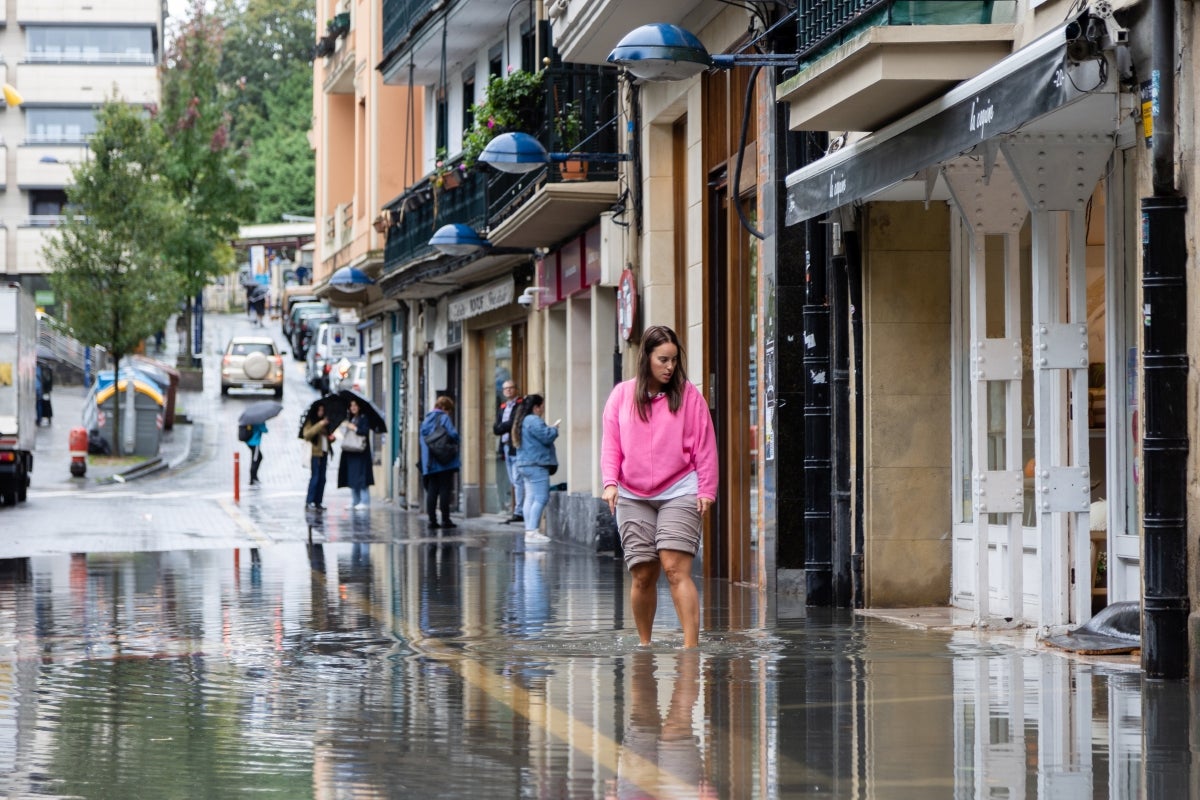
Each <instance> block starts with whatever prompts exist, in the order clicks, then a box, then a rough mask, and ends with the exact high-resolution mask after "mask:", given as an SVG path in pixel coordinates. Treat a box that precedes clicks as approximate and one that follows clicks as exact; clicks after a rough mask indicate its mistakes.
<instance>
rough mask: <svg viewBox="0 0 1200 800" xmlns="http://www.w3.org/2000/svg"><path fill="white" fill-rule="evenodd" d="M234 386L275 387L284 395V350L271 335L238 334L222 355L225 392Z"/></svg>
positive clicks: (222, 375) (278, 392) (222, 379)
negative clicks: (276, 345) (279, 347)
mask: <svg viewBox="0 0 1200 800" xmlns="http://www.w3.org/2000/svg"><path fill="white" fill-rule="evenodd" d="M230 389H271V390H273V391H274V392H275V396H276V397H283V354H282V353H281V352H280V351H279V349H278V348H276V347H275V340H274V339H272V338H271V337H269V336H234V337H233V338H232V339H230V340H229V343H228V344H227V345H225V356H224V357H223V358H222V359H221V395H222V396H224V395H227V394H229V390H230Z"/></svg>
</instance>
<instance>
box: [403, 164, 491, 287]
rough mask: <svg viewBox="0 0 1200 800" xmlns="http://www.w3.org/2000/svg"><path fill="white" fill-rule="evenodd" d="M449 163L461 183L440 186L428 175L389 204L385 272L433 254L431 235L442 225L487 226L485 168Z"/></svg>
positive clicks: (477, 227) (486, 177)
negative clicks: (466, 168) (462, 169)
mask: <svg viewBox="0 0 1200 800" xmlns="http://www.w3.org/2000/svg"><path fill="white" fill-rule="evenodd" d="M447 166H448V167H449V168H450V169H451V170H452V171H455V172H456V173H457V174H458V175H459V176H460V178H461V181H462V183H461V184H460V185H459V186H457V187H455V188H453V189H450V188H446V186H445V185H443V186H442V187H441V188H438V187H436V185H435V182H434V177H433V176H426V177H425V178H424V179H423V180H422V181H421V182H420V183H417V184H415V185H413V186H412V187H410V188H409V189H408V191H406V192H405V193H404V194H403V195H401V196H400V197H399V198H397V199H396V200H395V201H393V202H392V203H391V204H389V205H388V207H387V208H388V211H389V212H390V213H391V215H392V220H393V223H392V226H391V227H390V228H389V229H388V234H387V244H386V245H385V246H384V253H383V269H384V272H385V273H387V272H391V271H393V270H397V269H403V267H404V266H405V265H406V264H408V263H410V262H412V261H415V260H417V259H421V258H426V257H428V256H431V255H433V253H434V250H433V248H432V247H430V246H429V239H430V238H431V237H432V236H433V234H434V233H435V232H436V231H437V229H438V228H440V227H442V226H443V225H447V224H449V223H451V222H462V223H466V224H467V225H470V226H472V227H473V228H475V229H476V230H480V229H483V228H485V227H486V226H487V190H488V187H487V179H488V176H487V175H485V174H484V173H483V171H482V170H475V171H472V172H466V173H463V172H460V171H458V162H451V163H450V164H448V165H447Z"/></svg>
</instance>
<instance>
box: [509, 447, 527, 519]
mask: <svg viewBox="0 0 1200 800" xmlns="http://www.w3.org/2000/svg"><path fill="white" fill-rule="evenodd" d="M515 459H516V456H505V458H504V466H505V468H506V469H507V470H508V480H509V481H510V482H511V483H512V485H513V490H514V491H515V492H516V501H515V502H514V503H513V513H514V514H522V515H524V513H525V480H524V479H523V478H522V477H521V472H520V469H519V468H518V467H517V464H516V461H515Z"/></svg>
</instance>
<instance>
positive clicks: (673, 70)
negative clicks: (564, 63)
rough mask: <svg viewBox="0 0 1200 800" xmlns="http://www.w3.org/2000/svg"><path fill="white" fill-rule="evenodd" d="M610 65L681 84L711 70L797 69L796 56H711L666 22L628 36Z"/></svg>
mask: <svg viewBox="0 0 1200 800" xmlns="http://www.w3.org/2000/svg"><path fill="white" fill-rule="evenodd" d="M608 61H609V63H611V64H616V65H618V66H621V67H624V68H625V69H626V70H628V71H629V73H630V74H631V75H633V76H634V77H635V78H640V79H641V80H644V81H681V80H686V79H687V78H691V77H692V76H694V75H699V74H700V73H701V72H704V71H705V70H708V69H732V68H733V67H794V66H796V56H795V55H794V54H787V53H722V54H718V55H715V56H714V55H710V54H709V52H708V49H707V48H705V46H704V45H703V44H701V42H700V40H699V39H698V38H696V35H695V34H694V33H692V32H691V31H688V30H685V29H684V28H681V27H679V26H678V25H671V24H669V23H666V22H656V23H652V24H650V25H643V26H641V27H640V28H634V29H633V30H632V31H630V32H629V33H627V34H625V36H624V38H622V39H621V41H619V42H617V46H616V47H614V48H613V51H612V52H611V53H609V54H608Z"/></svg>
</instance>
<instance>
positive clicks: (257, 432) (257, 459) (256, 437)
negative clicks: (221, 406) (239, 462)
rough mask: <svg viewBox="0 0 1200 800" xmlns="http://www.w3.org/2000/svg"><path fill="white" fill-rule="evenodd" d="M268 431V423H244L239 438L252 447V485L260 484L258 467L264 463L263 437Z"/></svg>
mask: <svg viewBox="0 0 1200 800" xmlns="http://www.w3.org/2000/svg"><path fill="white" fill-rule="evenodd" d="M266 432H267V423H265V422H256V423H254V424H253V425H242V426H240V430H239V431H238V438H239V439H241V440H242V441H243V442H245V443H246V446H247V447H249V448H250V485H251V486H258V467H259V465H260V464H262V460H263V456H262V437H263V434H264V433H266Z"/></svg>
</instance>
